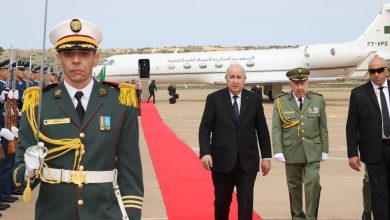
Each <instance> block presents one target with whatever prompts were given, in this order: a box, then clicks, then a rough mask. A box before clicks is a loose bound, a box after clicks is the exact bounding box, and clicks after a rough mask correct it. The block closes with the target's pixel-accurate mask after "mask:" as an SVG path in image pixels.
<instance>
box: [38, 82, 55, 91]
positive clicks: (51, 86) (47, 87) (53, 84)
mask: <svg viewBox="0 0 390 220" xmlns="http://www.w3.org/2000/svg"><path fill="white" fill-rule="evenodd" d="M57 85H58V83H52V84H49V85H46V86H43V87H42V92H46V91H49V90H50V89H52V88H54V87H56V86H57Z"/></svg>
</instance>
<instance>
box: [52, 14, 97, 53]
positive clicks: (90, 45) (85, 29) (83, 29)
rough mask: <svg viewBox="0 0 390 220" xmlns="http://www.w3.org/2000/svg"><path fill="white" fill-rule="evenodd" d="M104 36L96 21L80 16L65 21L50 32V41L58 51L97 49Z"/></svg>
mask: <svg viewBox="0 0 390 220" xmlns="http://www.w3.org/2000/svg"><path fill="white" fill-rule="evenodd" d="M102 38H103V34H102V32H101V31H100V29H99V28H98V27H97V26H96V25H95V24H94V23H92V22H90V21H87V20H85V19H78V18H74V19H69V20H66V21H63V22H61V23H59V24H57V25H56V26H55V27H54V28H53V30H52V31H51V32H50V41H51V42H52V43H53V44H54V47H55V49H56V50H57V51H61V50H74V49H82V50H96V49H97V48H98V47H99V43H100V42H101V41H102Z"/></svg>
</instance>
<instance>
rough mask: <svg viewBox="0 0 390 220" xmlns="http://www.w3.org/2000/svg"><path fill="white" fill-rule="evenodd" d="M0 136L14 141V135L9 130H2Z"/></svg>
mask: <svg viewBox="0 0 390 220" xmlns="http://www.w3.org/2000/svg"><path fill="white" fill-rule="evenodd" d="M0 136H2V137H5V139H7V140H9V141H12V140H13V139H14V135H13V134H12V132H11V131H10V130H9V129H7V128H2V129H1V130H0Z"/></svg>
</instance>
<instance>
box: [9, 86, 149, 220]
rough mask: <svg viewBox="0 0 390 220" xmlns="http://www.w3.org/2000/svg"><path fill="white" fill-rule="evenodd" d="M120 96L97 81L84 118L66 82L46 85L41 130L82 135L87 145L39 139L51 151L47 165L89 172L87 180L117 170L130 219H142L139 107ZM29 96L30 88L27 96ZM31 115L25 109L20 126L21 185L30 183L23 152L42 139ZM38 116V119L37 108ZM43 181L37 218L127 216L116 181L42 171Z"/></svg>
mask: <svg viewBox="0 0 390 220" xmlns="http://www.w3.org/2000/svg"><path fill="white" fill-rule="evenodd" d="M119 87H120V86H119ZM32 88H34V87H31V88H30V89H32ZM35 88H37V87H35ZM120 94H121V91H118V89H116V88H114V87H112V86H111V85H106V84H102V83H100V82H97V81H95V80H94V85H93V89H92V93H91V96H90V98H89V102H88V106H87V109H86V112H85V115H84V119H83V120H82V121H80V119H79V117H78V115H77V113H76V110H75V107H74V104H73V103H72V100H71V98H70V96H69V93H68V92H67V90H66V87H65V85H64V83H63V82H62V83H60V84H58V85H56V86H54V87H52V88H49V89H47V90H46V91H44V92H43V94H42V103H41V105H42V113H41V127H40V131H41V132H42V134H43V135H44V136H46V137H48V138H50V139H53V140H56V141H60V140H63V139H71V140H78V139H77V138H79V139H80V141H81V143H82V144H83V145H77V146H70V145H69V146H67V147H63V148H62V149H60V147H61V146H64V144H63V143H59V144H53V143H49V142H48V141H47V140H46V139H43V138H40V139H41V141H43V142H44V144H45V146H46V147H47V148H48V150H49V154H48V155H47V156H46V157H45V167H46V166H47V167H48V168H56V169H63V170H70V171H72V170H75V171H86V173H87V174H86V175H85V178H86V179H88V175H89V174H88V172H90V171H112V170H117V183H118V185H119V188H120V193H121V196H122V200H123V203H124V207H125V208H126V212H127V215H128V216H129V218H130V219H140V218H141V209H142V202H143V192H144V189H143V180H142V168H141V159H140V151H139V144H138V139H139V137H138V135H139V134H138V117H137V109H136V108H134V107H132V106H129V105H127V104H121V103H120V102H119V101H118V100H119V99H120ZM26 96H27V97H26ZM28 96H29V95H28V92H26V93H25V99H26V98H28ZM128 96H129V95H128ZM128 96H127V97H125V98H129V97H128ZM130 98H131V97H130ZM25 102H26V100H25ZM25 105H26V103H25ZM30 113H31V112H28V111H26V110H24V112H23V115H22V120H21V126H20V130H19V141H20V142H19V146H18V150H17V154H16V164H15V169H14V173H13V176H14V182H15V184H17V185H20V184H23V185H25V184H26V181H25V162H24V153H25V151H26V149H27V148H28V147H30V146H32V145H36V143H37V141H36V139H35V135H34V132H33V129H32V125H31V121H29V120H28V117H27V116H28V114H30ZM35 114H36V117H35V118H37V117H38V116H37V108H35ZM52 142H53V141H52ZM47 167H46V168H47ZM91 175H92V174H91ZM49 176H50V175H49ZM61 178H62V177H61ZM72 180H73V179H72ZM40 181H41V185H40V189H39V196H38V200H37V203H36V208H35V209H36V210H35V219H39V220H53V219H64V220H68V219H79V220H109V219H113V220H114V219H115V220H117V219H122V215H121V211H120V208H119V206H118V201H117V197H116V195H115V194H114V189H113V183H112V182H105V183H88V182H86V180H85V181H82V183H80V182H78V181H73V182H69V183H67V182H61V181H59V182H55V180H52V181H49V180H47V179H45V178H42V176H41V175H40Z"/></svg>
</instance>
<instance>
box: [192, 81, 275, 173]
mask: <svg viewBox="0 0 390 220" xmlns="http://www.w3.org/2000/svg"><path fill="white" fill-rule="evenodd" d="M258 143H259V144H260V151H261V156H262V158H271V157H272V156H271V145H270V137H269V132H268V128H267V123H266V120H265V116H264V110H263V106H262V104H261V99H260V97H259V95H257V94H254V93H252V92H250V91H248V90H245V89H243V90H242V93H241V108H240V118H239V121H236V119H235V118H234V113H233V107H232V101H231V97H230V93H229V90H228V88H225V89H222V90H218V91H216V92H214V93H212V94H210V95H208V96H207V99H206V106H205V110H204V112H203V117H202V121H201V123H200V127H199V145H200V157H203V156H204V155H207V154H210V155H211V157H212V159H213V168H212V171H214V172H224V173H226V172H229V171H231V170H232V169H233V167H234V165H235V163H236V161H237V158H238V157H239V159H240V163H241V167H242V169H243V170H244V171H245V172H258V171H259V163H260V157H259V144H258Z"/></svg>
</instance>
